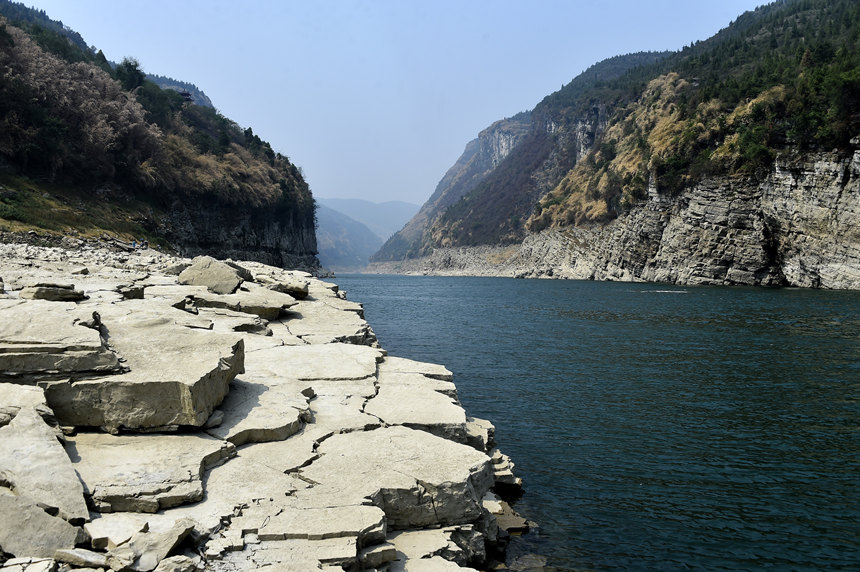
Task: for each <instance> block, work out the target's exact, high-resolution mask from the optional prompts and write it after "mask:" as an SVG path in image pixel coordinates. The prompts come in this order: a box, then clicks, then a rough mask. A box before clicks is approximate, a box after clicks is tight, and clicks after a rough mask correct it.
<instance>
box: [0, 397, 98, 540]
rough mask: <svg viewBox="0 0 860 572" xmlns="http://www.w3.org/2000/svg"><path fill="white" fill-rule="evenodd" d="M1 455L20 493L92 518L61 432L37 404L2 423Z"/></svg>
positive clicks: (51, 509) (73, 518) (75, 517)
mask: <svg viewBox="0 0 860 572" xmlns="http://www.w3.org/2000/svg"><path fill="white" fill-rule="evenodd" d="M4 385H5V384H4ZM0 459H3V461H2V465H0V469H2V471H3V472H4V474H5V478H6V480H7V481H9V482H11V483H12V484H13V485H14V490H15V493H16V494H17V495H19V496H21V497H25V498H27V499H28V500H30V501H32V502H33V503H35V504H37V505H38V506H40V507H42V508H43V509H44V510H45V511H47V512H48V513H51V514H55V515H57V516H59V517H60V518H62V519H64V520H67V521H69V522H72V523H73V524H81V523H83V521H85V520H88V518H89V511H88V510H87V504H86V502H85V501H84V489H83V486H81V482H80V480H79V479H78V475H77V473H75V470H74V468H73V467H72V462H71V461H70V460H69V457H68V455H66V452H65V450H64V449H63V446H62V445H61V444H60V442H59V441H58V440H57V432H56V431H55V430H54V429H52V428H51V427H49V426H48V425H47V424H46V423H45V421H44V420H43V419H42V417H41V416H40V415H39V414H38V413H37V412H36V410H35V409H34V408H30V407H27V408H23V409H21V410H20V411H19V412H18V414H17V415H16V416H15V418H14V419H13V420H12V421H11V423H9V424H8V425H6V426H5V427H0ZM28 556H32V554H28Z"/></svg>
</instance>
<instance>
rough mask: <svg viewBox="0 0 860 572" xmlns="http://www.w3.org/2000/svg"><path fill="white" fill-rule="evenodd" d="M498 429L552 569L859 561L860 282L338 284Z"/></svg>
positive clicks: (380, 279) (396, 344) (394, 345)
mask: <svg viewBox="0 0 860 572" xmlns="http://www.w3.org/2000/svg"><path fill="white" fill-rule="evenodd" d="M336 282H338V283H339V284H340V285H341V287H342V288H343V289H344V290H347V291H348V293H349V298H350V299H351V300H355V301H359V302H362V303H364V306H365V313H366V317H367V320H368V321H369V322H370V324H371V325H372V326H373V328H374V330H375V331H376V333H377V335H378V337H379V339H380V342H381V343H382V346H383V347H384V348H386V349H387V350H388V351H389V352H390V353H391V354H392V355H397V356H402V357H408V358H411V359H417V360H423V361H431V362H436V363H444V364H445V365H447V367H448V368H449V369H451V370H452V371H453V372H454V381H455V382H456V384H457V387H458V389H459V394H460V400H461V402H462V403H463V405H464V406H465V407H466V409H467V411H468V413H469V414H470V415H474V416H478V417H484V418H487V419H490V420H492V421H493V423H494V424H495V425H496V428H497V431H496V434H497V441H498V442H499V445H500V447H501V449H502V450H503V451H504V452H506V453H507V454H509V455H510V456H511V457H512V458H513V459H514V461H515V462H516V463H517V471H516V472H517V474H518V476H520V477H522V478H523V479H524V480H525V486H526V493H525V495H524V496H523V498H522V500H521V501H520V502H519V503H518V504H517V509H518V510H519V511H520V512H521V513H522V514H523V515H524V516H526V517H527V518H529V519H532V520H535V521H537V522H538V523H539V524H540V527H539V528H538V529H537V530H536V531H535V532H534V533H531V534H529V535H526V536H525V537H523V538H522V539H520V540H519V542H517V543H515V544H514V545H513V546H512V549H511V556H512V559H516V558H517V556H519V555H521V554H525V553H528V552H536V553H539V554H541V555H543V556H545V557H546V558H547V560H548V565H547V568H546V569H547V570H553V569H557V570H592V569H597V570H621V569H631V570H689V569H699V570H761V569H768V570H839V569H846V570H847V569H854V570H857V569H860V430H858V429H860V341H858V340H860V293H857V292H828V291H810V290H796V289H782V290H767V289H754V288H716V287H686V288H682V287H674V286H665V285H654V284H620V283H601V282H579V281H535V280H513V279H500V278H463V277H406V276H371V275H345V276H340V277H338V278H337V280H336Z"/></svg>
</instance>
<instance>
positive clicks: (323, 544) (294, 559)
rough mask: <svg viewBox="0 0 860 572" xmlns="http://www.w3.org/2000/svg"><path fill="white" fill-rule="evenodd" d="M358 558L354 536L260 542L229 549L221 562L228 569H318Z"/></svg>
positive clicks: (348, 564) (340, 566) (342, 565)
mask: <svg viewBox="0 0 860 572" xmlns="http://www.w3.org/2000/svg"><path fill="white" fill-rule="evenodd" d="M356 559H357V546H356V542H355V539H354V538H330V539H326V540H304V539H290V540H280V541H263V542H259V543H258V544H254V545H252V546H248V547H246V548H245V550H243V551H240V552H229V553H227V555H226V556H225V557H224V560H223V562H224V563H225V565H226V566H229V568H226V569H228V570H260V569H263V570H266V569H271V570H285V571H287V570H289V571H293V570H296V571H298V570H302V571H305V570H320V569H321V568H322V569H325V568H323V567H325V566H336V567H337V568H336V569H340V570H343V569H344V568H346V569H349V568H350V567H351V566H353V565H354V564H355V562H356Z"/></svg>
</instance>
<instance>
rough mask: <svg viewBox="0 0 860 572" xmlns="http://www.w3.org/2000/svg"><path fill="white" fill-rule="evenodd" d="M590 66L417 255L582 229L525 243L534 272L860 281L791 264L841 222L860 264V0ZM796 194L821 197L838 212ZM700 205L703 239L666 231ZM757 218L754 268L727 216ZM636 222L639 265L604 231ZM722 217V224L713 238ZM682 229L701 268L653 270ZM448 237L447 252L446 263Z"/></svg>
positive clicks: (798, 6) (790, 3)
mask: <svg viewBox="0 0 860 572" xmlns="http://www.w3.org/2000/svg"><path fill="white" fill-rule="evenodd" d="M595 67H597V66H595ZM587 74H588V72H586V74H583V76H581V77H579V78H577V79H576V80H574V82H571V84H569V85H568V86H565V88H563V89H562V90H560V91H559V92H556V93H554V94H552V95H550V96H548V97H547V98H545V99H544V100H543V101H542V102H541V103H540V104H538V106H537V107H536V108H535V109H534V110H533V111H532V112H531V117H532V126H531V129H530V131H529V132H528V134H527V135H525V136H523V138H522V139H521V142H520V143H519V145H517V146H516V147H514V148H513V149H512V150H511V152H510V153H509V154H508V155H507V156H506V157H505V158H504V160H503V161H501V162H500V163H499V164H498V166H497V167H495V168H494V169H493V170H492V171H490V172H489V173H488V174H487V175H486V177H485V178H484V180H483V181H482V183H481V184H479V185H477V186H476V187H475V188H474V189H472V190H471V191H470V192H469V193H466V194H464V195H463V196H462V197H461V198H460V199H459V200H458V201H457V202H456V203H454V204H452V205H451V206H450V207H448V208H447V209H446V210H445V212H444V213H443V214H442V215H441V216H439V217H438V218H437V219H436V220H435V221H433V222H431V224H430V225H428V227H427V228H426V229H425V232H424V233H423V235H422V241H421V245H420V247H418V248H413V249H412V251H411V253H412V254H413V257H415V256H418V255H423V257H424V260H425V261H426V262H427V264H428V265H429V270H430V271H434V269H436V266H438V265H440V264H441V265H442V266H445V264H449V263H450V264H455V265H461V266H462V268H459V269H458V270H457V271H464V272H468V266H469V263H468V262H465V261H464V260H463V259H458V258H457V256H453V257H452V255H451V253H452V250H453V249H457V248H460V249H463V248H466V249H467V248H468V247H477V246H480V245H486V246H487V247H501V246H504V245H524V244H526V243H528V244H532V245H535V244H537V243H538V242H541V240H542V239H537V238H536V236H537V234H536V233H541V234H545V235H546V236H555V237H562V236H563V237H566V238H565V239H564V240H562V242H564V243H565V244H566V246H564V247H563V248H562V247H560V246H559V243H558V241H556V243H555V244H554V246H553V247H552V248H551V249H550V250H552V251H553V252H555V253H556V254H555V255H553V256H556V257H558V256H561V258H560V259H558V264H554V263H553V262H552V261H551V260H548V259H547V257H549V258H553V256H551V255H550V254H549V253H548V252H549V251H545V252H544V253H543V255H540V256H539V255H538V254H537V251H538V250H540V249H538V250H535V251H532V252H531V253H530V254H526V253H524V252H523V251H520V254H519V255H518V256H520V257H521V259H520V263H518V264H520V266H519V270H518V273H521V274H527V275H529V274H531V273H532V272H533V271H534V272H538V270H539V273H542V272H544V271H546V272H552V271H553V267H555V270H556V271H557V272H555V274H556V275H557V274H558V273H559V272H558V271H560V270H561V269H562V267H571V265H573V266H576V267H577V268H578V270H577V271H576V272H572V271H571V272H570V273H569V274H572V275H576V276H577V277H580V276H581V277H591V278H620V279H667V280H671V281H694V282H695V281H701V282H718V283H754V284H758V283H766V284H782V283H803V284H804V285H816V284H817V285H832V286H834V287H846V284H848V286H847V287H853V286H850V284H851V283H853V282H852V280H853V278H851V279H847V281H846V280H843V279H840V278H835V277H832V279H831V278H828V279H824V280H822V279H821V272H820V268H819V269H818V270H815V269H808V271H805V270H804V271H802V272H800V274H803V275H804V276H805V278H797V280H799V282H797V280H795V279H794V278H791V277H790V275H793V274H792V272H793V271H789V272H788V274H786V268H785V266H786V264H787V261H788V260H789V259H791V258H792V257H793V256H799V257H802V256H804V255H805V254H804V250H803V249H804V248H805V247H804V246H803V245H804V244H807V245H811V244H812V243H813V242H815V244H817V245H818V244H819V242H820V243H821V244H824V242H826V240H824V239H826V238H827V237H830V238H832V239H833V241H831V242H838V241H847V242H846V243H845V244H844V245H842V246H839V247H838V248H836V247H834V248H833V249H832V252H834V253H835V252H837V251H839V252H841V254H839V256H841V257H842V260H840V261H838V262H837V263H835V266H834V267H839V268H841V269H842V270H840V272H842V273H843V275H844V274H845V273H846V272H847V273H848V275H851V276H853V274H854V273H855V272H856V273H857V274H858V276H860V269H858V270H856V271H855V270H854V267H855V266H854V265H855V263H857V260H855V258H858V259H860V254H857V252H858V247H857V240H858V235H860V231H858V229H857V224H856V223H854V222H852V220H856V218H854V219H852V217H851V216H847V215H846V213H849V214H850V213H851V212H853V209H855V208H856V205H855V202H856V195H857V193H858V185H860V183H858V178H857V173H856V172H855V171H856V170H857V168H856V167H857V165H854V163H855V162H856V161H857V159H856V157H857V155H856V153H855V149H854V145H852V138H853V137H854V136H857V135H860V4H857V3H856V2H852V1H850V0H829V1H825V0H784V1H779V2H774V3H772V4H769V5H767V6H764V7H761V8H758V9H757V10H755V11H752V12H747V13H745V14H743V15H741V16H740V17H739V18H738V19H737V20H736V21H735V22H733V23H732V24H731V25H729V26H728V27H727V28H725V29H723V30H721V31H720V32H719V33H717V34H716V35H715V36H713V37H712V38H710V39H708V40H705V41H702V42H697V43H695V44H693V45H690V46H688V47H686V48H684V49H683V50H681V51H679V52H675V53H672V54H668V55H666V56H665V57H662V58H655V61H652V62H642V65H637V66H629V67H628V68H627V69H624V70H621V71H620V72H619V73H616V74H615V76H614V77H609V78H597V79H594V80H592V81H586V78H585V77H584V76H586V75H587ZM574 84H577V89H573V85H574ZM788 175H790V176H788ZM789 179H790V180H789ZM810 188H812V189H813V190H814V192H811V193H810V192H809V191H810ZM704 195H707V196H708V199H707V200H706V199H704V198H703V196H704ZM739 197H743V199H742V200H741V199H740V198H739ZM798 200H806V201H809V200H815V201H817V204H818V205H819V206H820V207H821V209H822V212H816V213H812V212H811V211H810V210H809V209H808V208H806V207H809V205H800V204H795V201H798ZM769 201H773V202H769ZM695 204H698V207H696V210H697V212H698V215H697V216H698V219H696V220H698V222H695V220H693V219H694V218H695V217H693V219H688V220H686V222H685V223H684V225H682V226H683V227H684V228H686V232H687V233H688V235H687V238H686V239H683V240H682V239H681V238H679V236H677V235H673V234H672V233H669V234H666V235H665V236H664V234H665V231H666V230H667V229H670V230H672V229H674V230H673V231H672V232H676V231H678V232H679V230H678V229H679V228H680V227H678V228H674V227H672V226H671V225H672V220H673V217H677V216H680V214H679V213H682V212H687V211H685V209H689V208H691V205H695ZM706 204H711V205H712V208H710V209H709V208H706V206H705V205H706ZM741 205H743V208H742V212H741V211H737V209H738V208H741ZM768 205H770V206H768ZM644 212H659V213H661V214H660V215H659V216H658V217H657V219H656V220H652V221H651V222H649V223H648V225H645V226H640V227H636V226H635V225H633V226H630V225H631V224H632V223H631V221H632V220H639V221H640V223H641V224H644V222H642V221H643V220H644V219H642V216H643V213H644ZM688 214H689V212H688ZM690 216H693V215H690ZM822 219H825V220H822ZM792 221H793V222H792ZM625 225H627V226H626V227H625ZM744 226H746V227H749V228H750V229H752V230H754V232H752V233H750V235H749V237H747V238H746V239H743V240H741V242H740V243H738V244H735V246H736V247H737V248H739V249H740V250H739V251H737V252H738V253H742V252H747V251H748V252H749V253H752V252H753V251H755V252H756V254H754V255H753V254H750V256H749V257H746V258H744V256H742V255H741V254H738V259H744V262H743V263H741V264H740V266H741V267H743V270H742V271H738V272H735V273H732V272H730V271H729V269H730V268H732V267H734V266H737V264H738V260H735V259H733V258H731V256H730V254H729V253H726V252H723V251H722V249H723V248H724V247H725V245H726V244H728V243H729V242H731V241H730V240H728V238H727V237H728V236H729V235H731V234H732V232H729V231H730V230H738V228H739V227H744ZM622 227H625V228H627V230H626V231H624V233H622V234H624V236H625V237H626V238H624V239H623V241H622V242H623V243H624V244H625V245H626V246H625V248H627V249H628V250H631V249H632V250H633V251H636V252H639V255H638V256H633V257H632V258H630V259H629V260H628V262H627V263H626V264H627V266H625V263H622V261H621V259H624V258H625V256H624V253H619V252H618V251H617V250H616V249H614V248H611V247H610V246H608V243H607V242H606V241H610V240H616V241H618V240H621V237H620V236H619V235H617V233H618V232H621V231H620V230H619V229H620V228H622ZM716 227H724V230H725V232H724V233H723V235H719V236H716V237H710V238H709V239H708V240H712V241H713V242H712V243H711V242H708V241H704V240H700V239H702V238H703V237H704V235H705V234H706V232H705V231H706V230H707V229H708V228H716ZM547 232H549V234H546V233H547ZM613 233H615V234H613ZM810 233H811V234H810ZM812 235H814V236H812ZM610 236H614V238H613V239H610V238H609V237H610ZM635 236H639V237H640V238H639V239H635V238H634V237H635ZM672 236H674V237H675V239H677V240H681V241H682V242H685V244H687V246H685V247H684V248H685V249H687V250H689V252H688V253H687V254H688V255H689V256H688V258H689V261H684V260H683V259H681V258H680V257H678V256H675V257H673V258H672V259H673V260H674V261H675V262H674V264H680V265H682V266H691V268H692V267H696V268H698V270H695V269H691V270H690V272H686V271H684V270H682V271H679V272H673V271H672V269H671V264H669V263H668V262H666V264H669V266H667V267H666V268H665V272H663V271H661V272H655V273H651V274H649V272H648V271H647V268H648V267H649V264H658V263H657V262H656V261H658V260H659V259H660V257H661V256H663V255H665V254H667V252H668V251H665V252H664V248H665V247H666V246H667V244H666V240H668V239H670V238H671V237H672ZM801 236H802V237H805V238H806V239H809V240H805V239H803V240H801V239H800V237H801ZM571 237H576V238H575V239H573V238H571ZM813 239H814V240H813ZM559 240H561V238H559ZM570 241H572V242H570ZM745 241H746V242H745ZM697 245H699V246H697ZM843 246H844V248H843ZM714 249H716V250H714ZM840 249H842V250H840ZM571 250H573V251H575V252H576V254H575V255H574V254H571ZM717 250H718V251H719V252H716V251H717ZM814 250H815V254H814V256H812V258H813V259H815V260H817V261H819V262H817V263H816V264H825V263H826V259H827V257H828V251H827V248H826V247H825V246H821V247H820V248H819V247H818V246H816V247H815V249H814ZM441 252H444V253H445V256H443V258H445V257H447V260H449V263H441V262H438V261H439V260H440V259H439V256H437V253H441ZM494 256H495V258H496V259H499V256H500V254H499V253H498V252H496V254H495V255H494ZM541 256H542V257H543V258H542V257H541ZM571 256H573V258H571ZM726 256H729V258H730V259H726V258H725V257H726ZM434 257H435V258H434ZM613 257H615V259H613ZM709 257H710V258H709ZM466 258H468V257H466ZM502 258H504V256H502ZM393 259H394V258H389V260H393ZM586 259H587V260H589V262H588V263H587V264H586V262H585V260H586ZM377 260H381V257H380V254H377ZM431 260H436V261H437V262H430V261H431ZM454 260H459V262H450V261H454ZM525 260H531V263H532V264H533V266H534V267H535V268H533V269H532V270H529V269H528V267H527V266H528V265H526V266H525V267H523V266H522V264H525V263H524V262H523V261H525ZM810 260H811V259H810ZM697 261H699V262H701V263H699V262H697ZM482 264H483V263H482ZM619 264H620V267H619ZM660 264H663V263H660ZM696 264H698V266H696ZM798 264H799V263H798ZM804 264H806V263H804ZM811 264H812V262H810V263H809V264H807V266H809V267H810V268H811V266H810V265H811ZM658 265H659V264H658ZM479 266H480V264H479ZM800 266H803V264H801V265H800ZM407 267H410V265H409V264H408V263H407V264H406V265H405V266H403V268H404V269H405V268H407ZM411 267H413V268H414V267H415V264H412V266H411ZM610 268H611V269H613V270H611V271H609V270H608V269H610ZM706 269H707V270H706ZM425 270H428V269H427V268H425ZM438 270H440V271H444V269H443V268H440V269H438ZM449 270H450V268H449ZM485 270H486V269H485ZM482 272H483V271H482ZM562 273H563V272H562ZM825 274H826V273H825ZM837 274H838V272H837ZM816 275H818V278H816ZM798 276H799V274H798ZM857 283H858V284H860V281H858V282H857Z"/></svg>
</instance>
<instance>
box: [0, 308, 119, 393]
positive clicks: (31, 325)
mask: <svg viewBox="0 0 860 572" xmlns="http://www.w3.org/2000/svg"><path fill="white" fill-rule="evenodd" d="M88 317H89V316H87V314H86V312H80V311H79V308H78V307H77V306H75V305H74V304H69V303H60V302H46V301H44V300H32V301H25V300H15V299H5V300H0V379H6V380H15V381H17V382H19V383H21V382H24V383H26V382H30V383H35V381H36V380H38V379H42V378H45V377H49V376H54V377H56V376H58V375H72V374H76V373H82V372H90V373H92V372H99V373H109V372H117V371H121V370H122V367H121V365H120V363H119V361H118V360H117V356H116V355H115V354H114V353H113V352H111V351H110V350H108V349H107V347H105V346H104V344H103V343H102V340H101V338H100V337H99V333H98V332H97V331H96V330H93V329H90V328H85V327H83V326H79V325H76V322H77V321H79V320H81V319H86V318H88Z"/></svg>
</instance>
